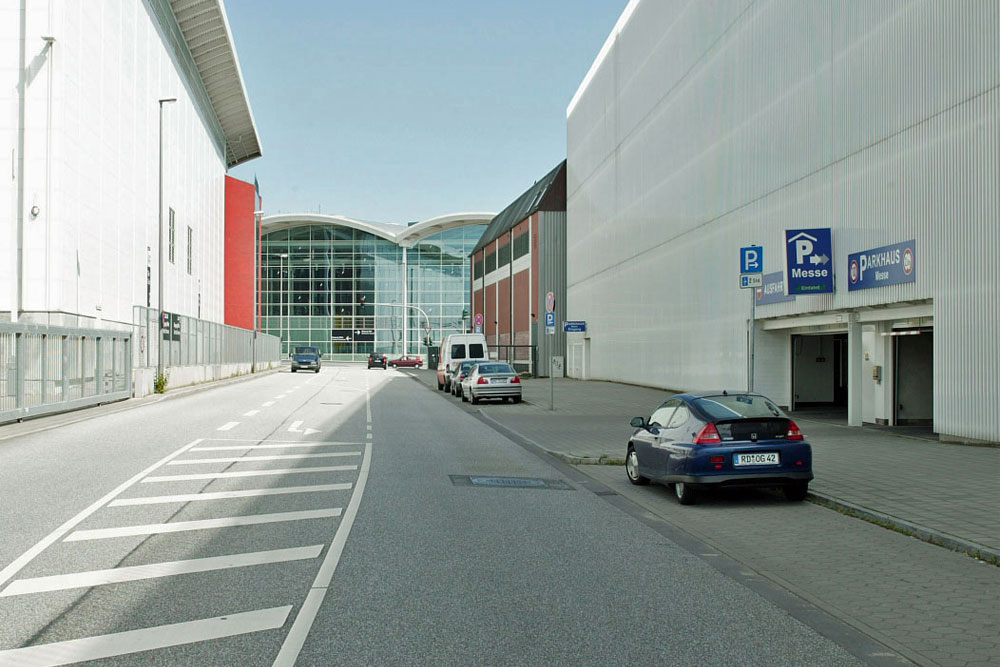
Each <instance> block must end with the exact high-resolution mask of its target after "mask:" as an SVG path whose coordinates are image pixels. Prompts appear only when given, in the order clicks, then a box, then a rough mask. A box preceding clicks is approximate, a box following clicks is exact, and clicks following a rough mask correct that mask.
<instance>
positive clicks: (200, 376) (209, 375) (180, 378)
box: [132, 361, 281, 398]
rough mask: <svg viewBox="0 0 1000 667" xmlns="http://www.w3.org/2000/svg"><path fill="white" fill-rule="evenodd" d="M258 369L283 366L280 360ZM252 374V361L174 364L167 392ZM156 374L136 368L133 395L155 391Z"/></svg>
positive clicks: (150, 370) (170, 369) (142, 394)
mask: <svg viewBox="0 0 1000 667" xmlns="http://www.w3.org/2000/svg"><path fill="white" fill-rule="evenodd" d="M259 366H261V367H260V368H258V369H257V372H258V373H260V372H262V371H265V370H271V369H274V368H281V362H280V361H272V362H264V363H263V364H259ZM249 374H250V363H249V362H246V363H240V364H215V365H211V366H174V367H172V368H169V369H167V392H168V393H169V392H170V390H172V389H178V388H180V387H188V386H191V385H194V384H203V383H205V382H216V381H218V380H225V379H227V378H233V377H238V376H240V375H249ZM155 376H156V369H155V368H136V369H134V370H133V372H132V396H133V398H142V397H143V396H148V395H149V394H152V393H153V380H154V378H155Z"/></svg>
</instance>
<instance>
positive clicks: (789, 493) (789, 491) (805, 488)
mask: <svg viewBox="0 0 1000 667" xmlns="http://www.w3.org/2000/svg"><path fill="white" fill-rule="evenodd" d="M782 491H784V492H785V498H787V499H788V500H791V501H792V502H800V501H802V500H805V499H806V494H808V493H809V482H795V483H794V484H789V485H788V486H786V487H784V488H783V489H782Z"/></svg>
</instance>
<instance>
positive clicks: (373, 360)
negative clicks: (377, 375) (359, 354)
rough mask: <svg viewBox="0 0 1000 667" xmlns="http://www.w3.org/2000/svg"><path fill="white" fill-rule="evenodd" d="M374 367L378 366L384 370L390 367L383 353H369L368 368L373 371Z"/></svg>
mask: <svg viewBox="0 0 1000 667" xmlns="http://www.w3.org/2000/svg"><path fill="white" fill-rule="evenodd" d="M372 366H378V367H380V368H381V369H382V370H385V369H386V368H387V366H388V361H387V359H386V356H385V355H384V354H382V353H381V352H369V353H368V368H369V370H370V369H371V367H372Z"/></svg>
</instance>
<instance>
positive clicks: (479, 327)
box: [474, 324, 483, 333]
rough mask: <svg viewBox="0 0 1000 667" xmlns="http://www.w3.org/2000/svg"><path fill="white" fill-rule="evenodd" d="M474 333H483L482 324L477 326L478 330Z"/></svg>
mask: <svg viewBox="0 0 1000 667" xmlns="http://www.w3.org/2000/svg"><path fill="white" fill-rule="evenodd" d="M474 333H483V325H482V324H477V325H476V330H475V332H474Z"/></svg>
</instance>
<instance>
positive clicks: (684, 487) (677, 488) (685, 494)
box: [674, 482, 694, 505]
mask: <svg viewBox="0 0 1000 667" xmlns="http://www.w3.org/2000/svg"><path fill="white" fill-rule="evenodd" d="M674 495H675V496H677V501H678V502H679V503H680V504H681V505H693V504H694V489H692V488H691V485H690V484H685V483H684V482H674Z"/></svg>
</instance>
